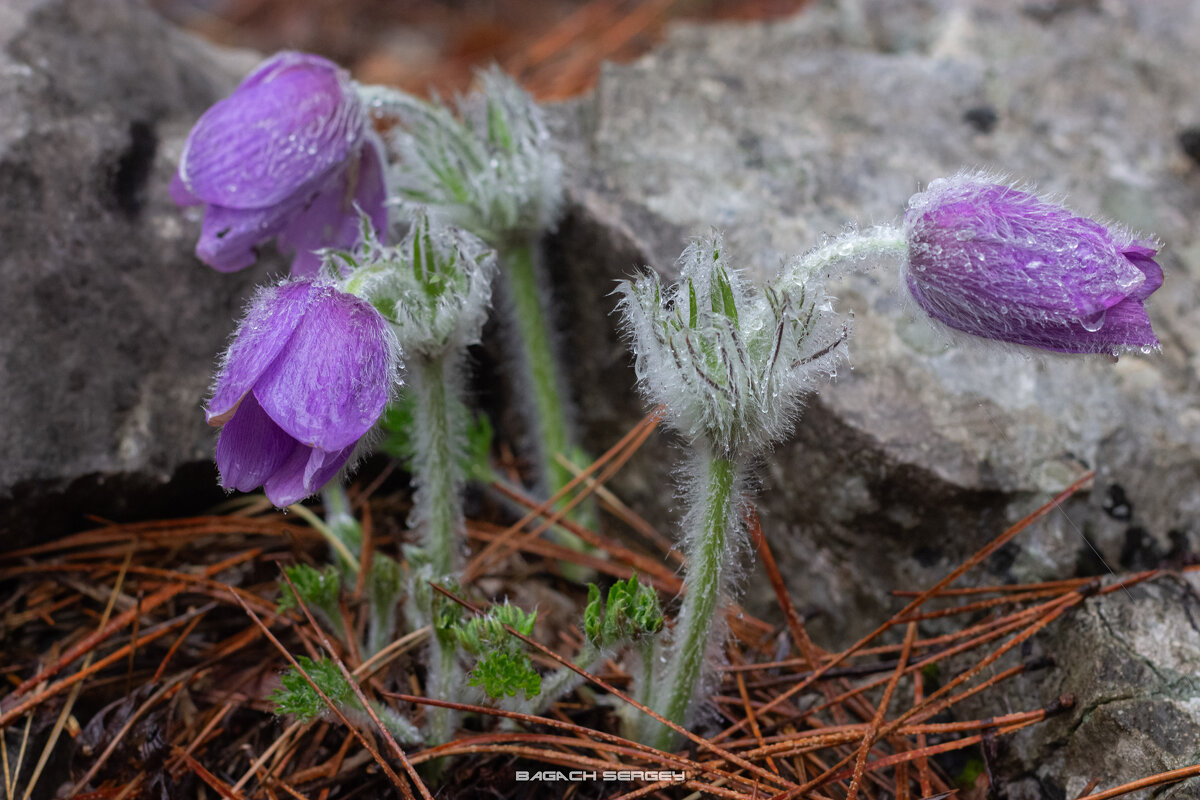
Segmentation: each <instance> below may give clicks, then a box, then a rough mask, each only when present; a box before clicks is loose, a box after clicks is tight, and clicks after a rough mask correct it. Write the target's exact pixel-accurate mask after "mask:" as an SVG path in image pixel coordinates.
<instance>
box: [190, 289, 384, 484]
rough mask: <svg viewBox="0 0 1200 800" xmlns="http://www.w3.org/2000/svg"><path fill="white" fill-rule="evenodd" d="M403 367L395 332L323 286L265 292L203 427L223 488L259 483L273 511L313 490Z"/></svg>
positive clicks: (366, 306) (232, 350)
mask: <svg viewBox="0 0 1200 800" xmlns="http://www.w3.org/2000/svg"><path fill="white" fill-rule="evenodd" d="M398 368H399V356H398V348H397V347H396V344H395V338H394V337H393V336H392V333H391V329H390V328H389V327H388V325H387V323H386V322H385V321H384V319H383V317H382V316H381V315H380V314H379V312H378V311H376V310H375V308H374V307H373V306H372V305H371V304H370V303H367V302H366V301H365V300H362V299H360V298H358V297H355V296H354V295H350V294H345V293H344V292H341V291H339V290H338V289H337V288H336V287H335V286H333V285H332V284H328V283H318V282H315V281H312V280H309V279H300V280H294V281H292V282H289V283H283V284H280V285H278V286H273V287H269V288H265V289H262V290H260V291H259V293H258V295H257V296H256V297H255V298H254V301H253V302H252V303H251V305H250V310H249V311H248V313H247V314H246V318H245V319H244V320H243V321H242V324H241V327H239V328H238V332H237V334H236V336H235V337H234V340H233V344H232V345H231V346H230V347H229V350H228V352H227V353H226V354H225V360H224V363H223V365H222V367H221V371H220V373H219V374H218V375H217V380H216V385H215V387H214V389H213V396H212V399H211V400H209V402H208V409H207V415H208V422H209V424H210V425H222V426H224V427H223V428H222V429H221V437H220V439H219V440H218V441H217V467H218V469H219V470H220V472H221V485H222V486H223V487H225V488H226V489H238V490H239V491H243V492H247V491H250V490H252V489H254V488H256V487H258V486H263V487H264V488H265V489H266V492H267V497H269V498H271V502H273V503H274V504H275V505H277V506H286V505H290V504H291V503H295V502H297V501H299V500H302V499H304V498H305V497H308V496H309V495H310V494H313V493H314V492H316V491H318V490H319V489H320V488H321V487H322V486H323V485H324V484H325V483H326V482H327V481H329V479H330V478H332V477H333V476H334V475H336V474H337V472H338V470H340V469H341V468H342V466H343V465H344V464H345V463H346V462H347V460H349V458H350V456H351V453H352V452H353V451H354V447H355V445H356V444H357V443H358V441H359V440H360V439H361V438H362V437H363V436H364V435H366V433H367V432H368V431H369V430H370V429H371V427H372V426H373V425H374V424H375V422H376V421H377V420H378V419H379V417H380V415H381V414H382V413H383V409H384V406H386V405H387V402H388V399H389V396H390V394H391V389H392V386H393V384H394V383H395V380H396V371H397V370H398Z"/></svg>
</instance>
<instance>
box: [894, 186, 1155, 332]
mask: <svg viewBox="0 0 1200 800" xmlns="http://www.w3.org/2000/svg"><path fill="white" fill-rule="evenodd" d="M904 231H905V236H906V238H907V241H908V265H907V274H906V281H907V283H908V288H909V290H910V291H911V292H912V295H913V298H914V299H915V300H916V301H917V303H918V304H919V305H920V306H921V307H922V308H923V309H924V310H925V311H926V312H927V313H928V314H929V315H930V316H932V317H933V318H934V319H937V320H939V321H941V322H943V323H945V324H946V325H949V326H950V327H952V328H957V329H958V330H961V331H965V332H967V333H970V334H974V335H976V336H982V337H985V338H988V339H996V340H999V341H1004V342H1012V343H1014V344H1020V345H1026V346H1029V347H1037V348H1041V349H1044V350H1054V351H1058V352H1062V353H1112V354H1117V353H1119V352H1121V351H1123V350H1133V349H1138V350H1141V351H1143V352H1147V353H1148V352H1150V351H1151V350H1152V349H1155V348H1157V347H1159V342H1158V339H1157V337H1155V335H1154V331H1153V329H1152V328H1151V327H1150V319H1149V317H1147V315H1146V310H1145V308H1144V307H1143V305H1142V303H1143V301H1145V299H1146V298H1147V297H1149V296H1150V295H1151V294H1152V293H1153V292H1154V291H1155V290H1156V289H1158V287H1159V286H1161V285H1162V282H1163V274H1162V269H1161V268H1160V267H1159V265H1158V264H1157V263H1155V261H1154V255H1155V253H1156V252H1157V248H1156V246H1155V245H1154V244H1152V243H1148V242H1144V241H1138V240H1136V239H1134V238H1133V236H1131V235H1130V234H1128V233H1126V232H1124V231H1121V230H1117V229H1113V228H1106V227H1105V226H1103V225H1101V224H1100V223H1098V222H1096V221H1094V220H1091V219H1086V218H1084V217H1079V216H1076V215H1075V214H1073V213H1071V212H1070V211H1069V210H1067V209H1066V208H1064V207H1062V206H1060V205H1058V204H1056V203H1052V202H1050V201H1047V200H1044V199H1042V198H1040V197H1037V196H1035V195H1033V194H1030V193H1028V192H1025V191H1022V190H1020V189H1015V188H1012V187H1011V186H1007V185H1003V184H997V183H995V182H993V181H992V180H990V179H989V178H988V177H987V176H986V175H979V174H960V175H958V176H956V177H953V178H943V179H940V180H935V181H933V182H932V183H930V184H929V187H928V188H927V189H926V190H925V191H924V192H922V193H920V194H917V195H915V196H914V197H913V198H912V199H911V200H910V201H909V204H908V211H907V212H906V213H905V216H904Z"/></svg>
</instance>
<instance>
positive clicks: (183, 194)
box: [167, 172, 204, 206]
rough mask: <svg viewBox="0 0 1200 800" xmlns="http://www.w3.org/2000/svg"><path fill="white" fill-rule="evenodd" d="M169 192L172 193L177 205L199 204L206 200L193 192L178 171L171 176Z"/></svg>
mask: <svg viewBox="0 0 1200 800" xmlns="http://www.w3.org/2000/svg"><path fill="white" fill-rule="evenodd" d="M167 192H168V193H170V195H171V199H172V200H174V201H175V205H177V206H198V205H200V204H201V203H203V202H204V201H203V200H201V199H200V198H199V197H196V195H194V194H192V193H191V191H190V190H189V189H188V188H187V184H185V183H184V182H183V178H181V177H179V173H178V172H176V173H175V174H174V175H173V176H172V177H171V184H170V186H168V187H167Z"/></svg>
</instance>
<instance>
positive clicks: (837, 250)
mask: <svg viewBox="0 0 1200 800" xmlns="http://www.w3.org/2000/svg"><path fill="white" fill-rule="evenodd" d="M880 257H885V258H897V259H901V260H903V259H905V258H907V257H908V239H907V238H906V237H905V235H904V231H902V230H900V229H899V228H893V227H891V226H888V225H879V226H876V227H874V228H868V229H867V230H865V231H851V232H849V233H845V234H843V235H841V236H839V237H838V238H836V239H834V240H832V241H830V242H829V243H828V244H825V245H822V246H821V247H818V248H817V249H815V250H813V251H811V252H809V253H806V254H804V255H803V256H801V258H800V260H799V261H798V262H796V264H795V266H793V267H791V268H789V273H790V275H791V276H792V277H793V278H796V279H799V280H804V279H806V278H808V276H810V275H813V274H815V273H818V272H822V271H834V272H840V271H842V268H843V265H844V264H845V263H846V262H855V261H859V262H862V261H867V260H869V259H874V258H880Z"/></svg>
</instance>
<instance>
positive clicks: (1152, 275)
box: [1122, 242, 1163, 300]
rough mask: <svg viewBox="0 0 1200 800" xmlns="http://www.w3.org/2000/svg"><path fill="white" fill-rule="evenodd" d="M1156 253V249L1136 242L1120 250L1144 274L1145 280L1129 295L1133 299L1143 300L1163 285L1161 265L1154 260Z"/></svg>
mask: <svg viewBox="0 0 1200 800" xmlns="http://www.w3.org/2000/svg"><path fill="white" fill-rule="evenodd" d="M1157 253H1158V250H1157V249H1155V248H1153V247H1148V246H1146V245H1143V244H1138V243H1136V242H1135V243H1134V244H1131V245H1129V246H1128V247H1126V248H1125V249H1124V250H1123V251H1122V254H1123V255H1124V256H1125V258H1127V259H1129V263H1131V264H1133V265H1134V266H1135V267H1137V268H1138V269H1140V270H1141V271H1142V274H1144V275H1145V276H1146V282H1145V283H1143V284H1142V285H1141V286H1139V287H1138V288H1137V289H1136V290H1135V291H1134V292H1133V293H1132V294H1130V295H1129V296H1130V297H1131V298H1133V299H1134V300H1145V299H1146V298H1147V297H1149V296H1150V295H1152V294H1153V293H1154V292H1156V291H1158V289H1159V288H1160V287H1161V286H1162V285H1163V271H1162V267H1160V266H1159V265H1158V262H1157V261H1155V260H1154V256H1155V254H1157Z"/></svg>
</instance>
